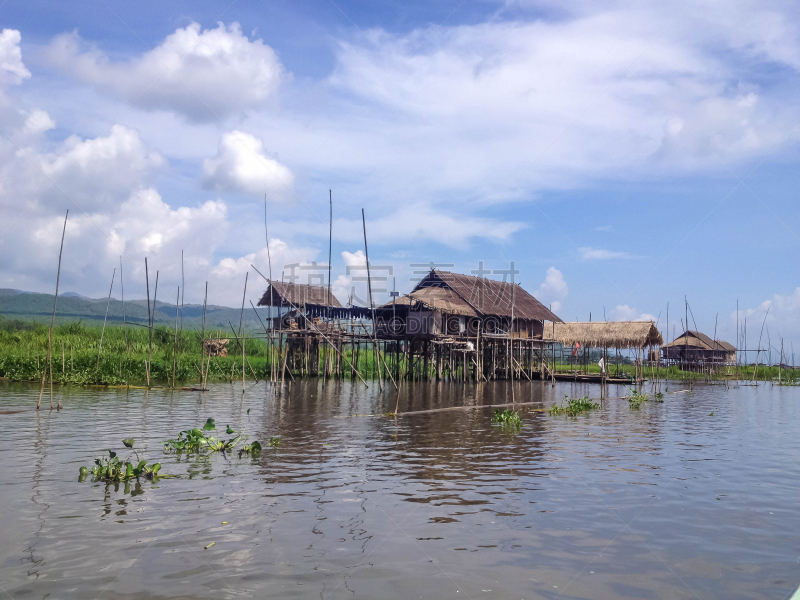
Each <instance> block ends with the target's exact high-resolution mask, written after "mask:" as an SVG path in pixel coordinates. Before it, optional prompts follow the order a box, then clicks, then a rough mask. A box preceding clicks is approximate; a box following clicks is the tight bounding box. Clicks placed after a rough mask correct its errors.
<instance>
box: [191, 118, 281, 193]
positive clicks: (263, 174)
mask: <svg viewBox="0 0 800 600" xmlns="http://www.w3.org/2000/svg"><path fill="white" fill-rule="evenodd" d="M203 178H204V182H203V183H204V185H205V187H206V188H208V189H212V190H220V191H234V192H241V193H244V194H251V195H256V196H260V195H261V194H264V193H265V192H266V193H270V194H272V193H274V192H276V191H278V190H281V189H283V188H289V187H291V185H292V183H293V181H294V176H293V175H292V172H291V171H290V170H289V169H288V168H287V167H285V166H284V165H282V164H281V163H280V162H278V161H277V160H274V159H272V158H268V157H267V156H265V154H264V144H263V142H262V141H261V140H260V139H258V138H256V137H255V136H252V135H250V134H247V133H243V132H241V131H233V132H230V133H226V134H224V135H223V136H222V137H221V138H220V140H219V148H218V150H217V154H216V156H214V157H213V158H206V159H205V160H204V161H203Z"/></svg>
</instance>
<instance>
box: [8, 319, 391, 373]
mask: <svg viewBox="0 0 800 600" xmlns="http://www.w3.org/2000/svg"><path fill="white" fill-rule="evenodd" d="M254 333H255V332H253V331H247V332H246V335H253V334H254ZM261 333H262V334H263V330H262V331H261ZM101 334H102V327H101V326H96V325H85V324H83V323H68V324H64V325H58V326H56V327H55V329H54V330H53V351H52V364H53V382H54V383H62V384H76V385H89V384H100V385H120V384H129V385H139V384H142V383H144V382H146V380H147V372H146V365H147V360H148V354H149V332H148V329H147V328H146V327H134V326H130V325H129V326H127V327H124V328H123V327H122V326H120V325H110V326H107V327H106V329H105V334H102V336H103V346H102V352H100V357H99V360H98V348H99V347H100V337H101ZM212 334H213V337H214V338H218V337H222V338H225V337H227V338H229V339H230V338H235V336H233V334H232V332H231V331H230V329H229V330H228V331H227V332H226V331H225V330H222V329H213V330H206V336H211V335H212ZM47 336H48V328H47V327H46V326H44V325H43V324H39V323H36V324H34V323H31V322H29V321H21V320H8V319H6V318H3V317H0V377H5V378H6V379H10V380H12V381H41V379H42V375H43V374H44V369H45V367H46V362H47ZM228 350H229V352H230V353H231V354H235V356H233V355H232V356H226V357H222V356H215V357H212V358H211V361H210V367H209V371H208V380H209V381H229V380H230V379H231V377H232V378H233V380H237V379H238V380H241V378H242V356H241V347H240V346H238V345H237V342H236V340H235V339H231V341H230V343H229V344H228ZM245 353H246V357H247V363H246V367H245V368H246V373H245V375H246V378H247V379H250V380H252V379H254V378H255V377H256V376H257V377H258V378H259V379H264V378H267V377H269V376H270V368H271V366H272V365H273V364H274V365H275V370H276V372H279V371H280V366H279V365H280V364H281V363H279V361H278V357H279V353H278V350H277V348H275V347H274V346H271V345H270V344H269V342H268V340H266V339H257V338H256V339H247V341H246V347H245ZM273 353H274V355H273ZM344 355H345V357H346V360H345V361H344V362H343V365H344V368H345V370H347V367H349V364H350V363H349V362H348V361H350V360H353V356H352V350H350V349H348V350H347V351H346V352H345V353H344ZM173 357H174V373H175V383H176V385H181V384H187V383H196V382H199V381H200V361H201V358H200V357H201V332H200V331H197V330H184V331H183V332H180V331H179V332H178V336H177V344H176V341H175V330H174V329H170V328H168V327H166V326H156V327H154V329H153V358H152V367H151V371H150V379H151V384H153V383H160V384H170V385H171V383H172V380H173ZM354 362H355V363H356V368H357V369H358V371H359V372H360V373H361V374H362V375H363V376H364V377H365V378H370V377H374V378H377V367H376V360H375V356H374V353H373V352H372V351H371V349H370V348H361V349H360V350H359V352H358V353H357V354H356V360H355V361H354Z"/></svg>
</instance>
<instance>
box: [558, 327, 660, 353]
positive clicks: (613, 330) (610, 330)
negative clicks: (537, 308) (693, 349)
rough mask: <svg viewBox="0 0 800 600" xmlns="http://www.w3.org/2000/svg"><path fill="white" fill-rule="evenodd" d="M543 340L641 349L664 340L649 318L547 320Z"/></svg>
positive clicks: (598, 346)
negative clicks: (586, 320) (587, 320)
mask: <svg viewBox="0 0 800 600" xmlns="http://www.w3.org/2000/svg"><path fill="white" fill-rule="evenodd" d="M544 339H545V340H546V341H556V342H558V343H560V344H563V345H564V346H574V345H575V343H576V342H577V343H578V344H580V345H581V346H584V347H591V348H644V347H646V346H658V345H661V344H662V343H664V340H663V338H662V337H661V333H659V331H658V329H657V328H656V325H655V323H653V322H652V321H592V322H590V323H587V322H578V323H553V324H550V323H548V324H547V325H545V326H544Z"/></svg>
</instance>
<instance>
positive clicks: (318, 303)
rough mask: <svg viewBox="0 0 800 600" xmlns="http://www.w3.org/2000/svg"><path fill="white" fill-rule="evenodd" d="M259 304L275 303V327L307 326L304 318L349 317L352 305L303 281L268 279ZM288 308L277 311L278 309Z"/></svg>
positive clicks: (324, 289) (318, 286)
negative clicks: (342, 303) (344, 305)
mask: <svg viewBox="0 0 800 600" xmlns="http://www.w3.org/2000/svg"><path fill="white" fill-rule="evenodd" d="M258 306H277V307H278V308H279V311H278V312H279V316H277V317H275V318H274V319H273V324H272V326H273V327H274V328H275V329H290V328H292V329H293V328H300V329H305V328H306V318H314V317H326V318H328V319H341V318H349V317H350V316H352V312H353V310H352V309H347V308H344V307H343V306H342V305H341V303H340V302H339V300H338V299H337V298H336V296H334V295H333V294H332V293H330V292H328V288H326V287H324V286H321V285H308V284H304V283H284V282H282V281H271V282H270V284H269V287H268V288H267V291H265V292H264V295H263V296H261V300H259V301H258ZM281 308H284V309H288V310H287V311H286V312H285V313H284V314H280V312H281V311H280V309H281ZM292 323H294V325H292Z"/></svg>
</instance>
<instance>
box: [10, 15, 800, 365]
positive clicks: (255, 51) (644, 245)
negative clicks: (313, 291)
mask: <svg viewBox="0 0 800 600" xmlns="http://www.w3.org/2000/svg"><path fill="white" fill-rule="evenodd" d="M0 19H2V28H3V34H2V39H0V42H2V43H0V59H2V60H0V69H1V70H2V73H1V75H2V77H0V94H2V98H0V129H1V130H2V135H0V154H2V158H3V161H2V164H3V167H2V170H0V189H2V190H3V199H2V201H0V202H2V203H1V204H0V210H1V211H2V214H3V219H2V221H3V223H4V226H2V227H0V254H1V255H2V256H1V257H0V286H2V287H12V288H18V289H27V290H35V291H48V292H49V291H52V287H53V279H54V271H55V262H56V258H57V245H58V238H59V235H60V223H59V220H60V219H63V217H62V216H60V215H63V211H64V210H66V208H70V209H71V213H70V215H71V219H70V223H69V225H68V229H67V242H66V249H65V258H64V260H65V264H64V273H63V283H62V289H64V290H74V291H78V292H80V293H83V294H87V295H91V296H102V295H103V294H104V293H105V290H106V289H107V285H108V280H109V279H110V276H111V271H112V270H113V269H114V268H118V267H119V262H120V256H122V257H123V259H122V263H123V270H124V272H125V277H126V287H127V288H128V290H127V293H129V294H130V295H131V296H140V295H143V292H144V288H143V284H144V272H143V271H144V269H143V258H144V257H145V256H147V257H148V258H149V260H150V261H151V264H153V265H154V268H157V269H158V270H159V272H160V277H161V279H160V281H161V282H164V283H160V284H159V285H160V286H161V285H164V286H175V285H178V283H179V279H180V253H181V250H183V251H184V254H185V257H186V259H185V260H186V272H187V281H186V297H187V300H192V301H197V300H201V294H202V289H203V286H204V283H205V281H209V289H210V295H211V299H212V301H214V302H217V303H228V304H235V303H238V301H239V300H238V299H237V298H240V297H241V296H240V294H241V291H240V290H241V286H242V284H243V280H244V275H245V273H246V272H247V270H248V269H249V265H250V263H251V262H252V263H253V264H255V265H256V266H257V267H259V269H261V270H262V272H266V271H265V269H266V266H267V249H266V243H265V239H264V229H263V216H264V215H263V197H264V194H265V193H266V194H267V196H268V211H267V212H268V223H269V227H270V239H271V246H270V253H269V254H270V256H271V258H272V260H273V270H274V271H275V272H276V273H280V266H282V265H284V264H291V263H303V264H307V263H309V262H310V261H317V262H318V263H324V262H325V261H326V260H327V219H328V190H329V189H332V190H333V198H334V241H333V273H334V289H335V290H336V293H337V295H339V297H340V299H342V300H346V299H347V297H348V295H349V293H350V292H351V291H352V290H353V288H354V287H355V290H356V295H357V296H363V295H364V291H363V290H364V285H363V283H362V282H360V281H359V278H358V275H359V273H358V267H359V266H360V265H363V255H362V254H361V252H363V241H362V240H361V223H360V216H361V212H360V211H361V208H364V209H365V210H366V214H367V230H368V234H369V236H370V240H369V242H370V259H371V263H372V264H374V265H376V266H377V267H382V268H383V269H382V271H381V272H380V275H385V276H388V277H390V278H391V277H396V279H397V287H398V289H400V290H401V291H407V290H409V289H410V287H411V286H412V283H411V282H410V281H409V279H410V278H411V277H412V276H413V274H412V271H414V270H416V269H417V268H415V267H411V266H410V265H412V264H416V263H428V262H429V261H435V262H436V263H438V264H453V265H455V266H454V267H452V269H453V270H458V271H463V272H468V271H470V270H472V269H476V268H477V267H478V264H479V261H483V262H484V265H485V266H486V267H487V268H489V269H492V270H502V269H507V268H508V265H509V263H510V261H514V264H515V267H516V268H517V269H518V270H519V271H520V273H519V275H518V280H519V281H521V282H522V284H523V286H524V287H525V288H526V289H528V290H529V291H531V292H533V293H534V294H535V295H537V297H539V298H540V299H541V300H542V301H543V302H545V303H546V304H550V305H552V306H553V308H554V310H555V311H556V312H557V314H559V315H560V316H561V317H562V318H563V319H565V320H574V319H576V318H577V319H588V318H589V314H590V313H591V314H592V318H593V319H599V318H603V314H604V313H605V316H606V318H608V319H636V318H648V317H650V316H652V317H653V318H657V319H659V324H660V325H661V326H662V328H663V327H664V325H665V320H666V309H667V303H669V306H670V329H672V326H673V325H676V326H677V328H678V329H680V321H679V319H680V317H682V315H683V311H684V309H683V301H684V296H686V297H687V298H688V300H689V303H690V304H691V307H692V310H693V314H694V320H695V322H696V324H697V326H698V327H699V328H700V329H702V330H704V331H706V332H708V333H712V334H713V329H714V326H715V322H717V328H718V331H719V335H720V336H724V337H727V338H728V339H729V340H730V341H732V342H735V341H736V331H735V322H736V314H735V310H736V302H737V300H738V301H739V307H740V310H741V316H740V321H742V322H743V320H744V318H745V317H746V318H747V319H748V342H750V341H751V340H752V339H753V335H754V334H753V332H754V331H756V330H757V329H758V325H757V323H760V321H761V319H763V316H764V314H765V313H766V310H767V308H769V311H770V314H769V318H768V321H767V323H768V325H769V327H770V334H771V339H772V342H773V345H775V344H779V342H776V341H775V340H776V339H778V336H779V335H782V336H783V337H785V338H786V345H787V346H789V345H790V342H791V341H793V340H796V341H797V342H798V344H797V345H798V352H800V287H799V286H800V281H798V277H797V269H796V268H795V266H794V265H795V264H796V263H797V259H798V247H799V242H800V237H799V235H798V232H799V231H800V204H799V203H798V201H797V192H796V190H797V187H798V186H797V184H798V169H797V165H798V138H799V137H800V118H799V117H800V115H798V105H797V102H796V98H797V97H798V83H800V81H799V80H798V69H800V10H798V9H797V7H796V6H795V5H794V4H792V3H789V2H773V3H764V2H741V3H736V4H735V5H730V4H729V3H722V2H715V1H706V2H680V1H679V2H675V3H670V4H669V5H663V4H662V3H641V2H624V1H620V2H611V3H603V5H602V6H599V5H597V3H590V2H581V1H579V2H569V3H556V2H550V1H543V2H519V3H499V2H488V1H487V2H472V3H459V2H439V3H423V2H411V3H376V2H369V3H368V2H344V1H337V2H335V3H334V2H331V1H330V0H328V1H320V2H305V3H297V2H273V3H269V4H262V3H258V4H256V3H247V2H234V3H230V2H206V3H196V2H191V3H189V2H176V3H155V2H139V3H129V2H117V1H107V2H86V3H81V4H80V5H74V4H67V3H44V2H37V1H33V2H30V1H29V2H19V1H17V0H9V1H8V2H6V3H5V4H3V5H2V6H0ZM347 265H350V267H351V272H350V273H349V274H348V272H347ZM262 267H263V268H262ZM389 267H391V275H389V273H390V271H389ZM301 271H302V273H303V274H304V276H305V275H306V274H307V273H309V272H311V271H310V270H308V269H303V270H301ZM323 271H324V269H323ZM251 274H252V272H251ZM253 275H254V274H253ZM490 276H493V277H498V276H499V275H496V274H493V275H490ZM276 277H279V275H276ZM388 284H389V287H391V284H392V281H391V280H390V281H389V282H388ZM250 286H251V288H252V294H253V295H254V296H255V294H257V293H258V292H259V291H261V288H262V287H263V285H262V284H261V282H259V283H258V284H256V285H253V284H252V283H251V284H250ZM378 287H385V286H382V285H381V286H378ZM385 298H386V296H385V295H381V296H379V297H378V298H377V300H384V299H385ZM669 335H671V331H670V332H669ZM749 345H751V346H752V345H753V344H752V343H750V344H749ZM798 358H800V355H798Z"/></svg>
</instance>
